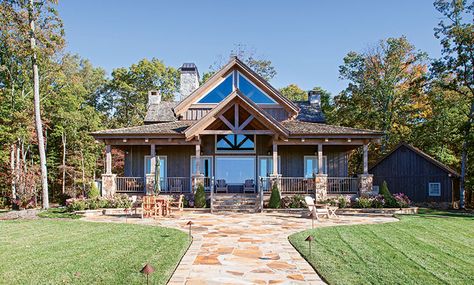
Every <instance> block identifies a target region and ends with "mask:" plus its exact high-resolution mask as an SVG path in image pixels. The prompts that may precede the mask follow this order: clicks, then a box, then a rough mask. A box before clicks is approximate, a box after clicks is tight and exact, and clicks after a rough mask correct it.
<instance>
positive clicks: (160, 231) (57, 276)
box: [0, 219, 189, 284]
mask: <svg viewBox="0 0 474 285" xmlns="http://www.w3.org/2000/svg"><path fill="white" fill-rule="evenodd" d="M0 233H1V234H0V284H144V282H145V281H144V280H145V279H144V276H143V275H142V274H141V273H139V271H140V269H141V268H142V267H143V266H144V264H145V263H147V262H148V263H150V264H151V265H152V266H153V267H154V268H155V270H156V271H155V273H154V274H153V275H152V277H151V281H152V282H151V284H165V283H166V282H167V280H168V278H169V277H170V276H171V274H172V273H173V271H174V268H175V267H176V265H177V264H178V262H179V260H180V259H181V257H182V256H183V254H184V253H185V251H186V249H187V247H188V246H189V240H188V236H187V234H186V233H183V232H181V231H179V230H175V229H168V228H161V227H153V226H141V225H130V224H111V223H91V222H82V221H73V220H69V221H68V220H48V219H39V220H21V221H20V220H16V221H0Z"/></svg>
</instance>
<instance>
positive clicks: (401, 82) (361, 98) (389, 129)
mask: <svg viewBox="0 0 474 285" xmlns="http://www.w3.org/2000/svg"><path fill="white" fill-rule="evenodd" d="M425 60H426V54H425V53H423V52H420V51H417V50H415V47H414V46H413V45H411V44H410V43H409V42H408V41H407V39H406V38H405V37H401V38H389V39H387V40H386V41H381V42H380V43H379V44H378V45H377V46H376V47H374V48H372V49H370V50H369V51H367V52H364V53H357V52H350V53H348V54H347V56H346V57H345V58H344V64H343V65H341V66H340V67H339V72H340V78H341V79H344V80H349V85H348V87H347V88H346V89H345V90H344V91H342V92H341V93H340V94H339V95H338V96H336V97H335V99H334V101H335V109H334V116H335V117H337V118H338V123H339V124H341V125H347V126H352V127H360V128H369V129H376V130H381V131H383V132H384V133H385V136H384V138H383V140H382V152H385V151H386V149H387V147H388V146H391V145H393V144H395V143H397V142H398V141H400V140H409V138H410V135H411V128H412V126H413V125H414V124H416V123H418V116H419V114H420V112H422V111H423V108H425V105H424V98H423V96H424V92H423V86H424V84H425V83H426V79H427V78H426V72H427V64H426V62H425Z"/></svg>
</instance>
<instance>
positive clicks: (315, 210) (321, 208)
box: [304, 196, 329, 220]
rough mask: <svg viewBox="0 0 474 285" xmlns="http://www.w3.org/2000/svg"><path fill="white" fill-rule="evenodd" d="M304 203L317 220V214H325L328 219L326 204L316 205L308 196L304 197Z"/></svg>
mask: <svg viewBox="0 0 474 285" xmlns="http://www.w3.org/2000/svg"><path fill="white" fill-rule="evenodd" d="M304 200H305V202H306V205H307V206H308V210H309V212H310V213H311V214H312V215H314V216H315V217H316V219H317V220H319V216H326V217H327V218H328V219H329V210H328V207H327V205H318V204H316V203H314V200H313V198H312V197H310V196H306V197H304Z"/></svg>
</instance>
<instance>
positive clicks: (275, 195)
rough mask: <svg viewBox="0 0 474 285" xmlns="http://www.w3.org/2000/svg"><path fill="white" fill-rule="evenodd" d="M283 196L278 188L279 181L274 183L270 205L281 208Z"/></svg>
mask: <svg viewBox="0 0 474 285" xmlns="http://www.w3.org/2000/svg"><path fill="white" fill-rule="evenodd" d="M280 203H281V197H280V191H279V190H278V185H277V183H273V186H272V194H271V195H270V202H268V207H269V208H272V209H278V208H280Z"/></svg>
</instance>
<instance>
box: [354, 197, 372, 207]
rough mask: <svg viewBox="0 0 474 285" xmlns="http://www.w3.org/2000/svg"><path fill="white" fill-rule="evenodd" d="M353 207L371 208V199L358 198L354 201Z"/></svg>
mask: <svg viewBox="0 0 474 285" xmlns="http://www.w3.org/2000/svg"><path fill="white" fill-rule="evenodd" d="M355 206H356V207H357V208H371V207H372V199H371V198H367V197H359V198H357V199H356V204H355Z"/></svg>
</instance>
